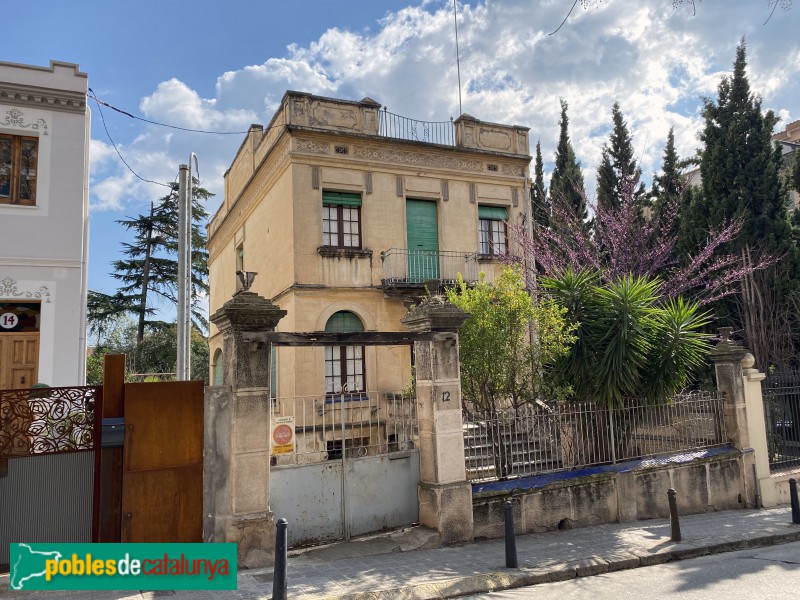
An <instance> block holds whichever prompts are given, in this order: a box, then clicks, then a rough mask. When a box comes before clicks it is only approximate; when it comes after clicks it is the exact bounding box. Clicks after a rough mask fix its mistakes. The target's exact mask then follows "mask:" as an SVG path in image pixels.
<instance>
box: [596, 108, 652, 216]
mask: <svg viewBox="0 0 800 600" xmlns="http://www.w3.org/2000/svg"><path fill="white" fill-rule="evenodd" d="M611 119H612V121H613V122H614V129H613V130H612V131H611V134H610V135H609V139H608V143H607V144H606V145H605V146H603V154H602V159H601V161H600V166H599V167H598V168H597V206H598V208H619V206H620V204H621V202H622V200H621V199H622V188H623V186H624V185H625V184H626V183H628V184H632V185H633V186H634V187H636V184H637V183H639V179H640V178H641V176H642V170H641V169H640V168H639V166H638V165H637V164H636V160H635V159H634V158H633V140H632V139H631V135H630V133H629V132H628V125H627V123H625V120H624V118H623V116H622V111H621V110H620V108H619V102H615V103H614V106H613V107H612V108H611ZM643 196H644V186H643V185H640V186H639V189H638V190H636V192H635V194H634V198H635V199H636V200H640V199H641V198H642V197H643Z"/></svg>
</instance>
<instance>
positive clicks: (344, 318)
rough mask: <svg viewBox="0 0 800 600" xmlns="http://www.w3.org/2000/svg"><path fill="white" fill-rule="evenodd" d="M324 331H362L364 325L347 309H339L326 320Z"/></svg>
mask: <svg viewBox="0 0 800 600" xmlns="http://www.w3.org/2000/svg"><path fill="white" fill-rule="evenodd" d="M325 331H326V333H357V332H359V331H364V325H363V324H362V323H361V319H359V318H358V316H357V315H355V314H354V313H351V312H350V311H348V310H340V311H339V312H337V313H333V315H331V318H330V319H328V322H327V323H325Z"/></svg>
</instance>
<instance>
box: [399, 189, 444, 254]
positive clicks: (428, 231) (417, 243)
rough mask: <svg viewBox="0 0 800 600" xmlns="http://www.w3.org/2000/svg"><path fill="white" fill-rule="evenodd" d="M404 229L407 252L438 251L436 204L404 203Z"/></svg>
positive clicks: (418, 201) (421, 202) (415, 201)
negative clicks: (405, 230) (405, 231)
mask: <svg viewBox="0 0 800 600" xmlns="http://www.w3.org/2000/svg"><path fill="white" fill-rule="evenodd" d="M406 229H407V239H408V249H409V250H424V251H427V252H438V251H439V226H438V219H437V214H436V202H424V201H421V200H407V201H406Z"/></svg>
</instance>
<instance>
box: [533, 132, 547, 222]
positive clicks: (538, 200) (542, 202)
mask: <svg viewBox="0 0 800 600" xmlns="http://www.w3.org/2000/svg"><path fill="white" fill-rule="evenodd" d="M531 203H532V204H533V226H534V227H537V228H538V227H544V228H547V227H550V199H549V198H548V196H547V189H546V188H545V187H544V162H543V161H542V144H541V142H538V141H537V142H536V162H535V163H534V177H533V185H531Z"/></svg>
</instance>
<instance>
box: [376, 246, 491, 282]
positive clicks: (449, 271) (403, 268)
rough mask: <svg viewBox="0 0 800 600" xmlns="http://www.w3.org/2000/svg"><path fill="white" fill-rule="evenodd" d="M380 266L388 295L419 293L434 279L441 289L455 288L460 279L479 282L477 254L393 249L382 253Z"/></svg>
mask: <svg viewBox="0 0 800 600" xmlns="http://www.w3.org/2000/svg"><path fill="white" fill-rule="evenodd" d="M381 262H382V263H383V278H382V284H383V286H384V288H385V289H386V290H387V291H392V290H395V291H397V290H402V289H410V290H420V289H422V288H423V286H424V283H425V282H426V281H429V280H431V279H438V280H439V281H440V282H441V284H442V285H453V284H455V283H456V282H457V281H458V276H459V275H461V278H462V279H463V280H464V281H465V282H467V283H474V282H476V281H478V255H477V254H476V253H475V252H454V251H442V250H440V251H433V250H409V249H407V248H390V249H389V250H384V251H383V252H381Z"/></svg>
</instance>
